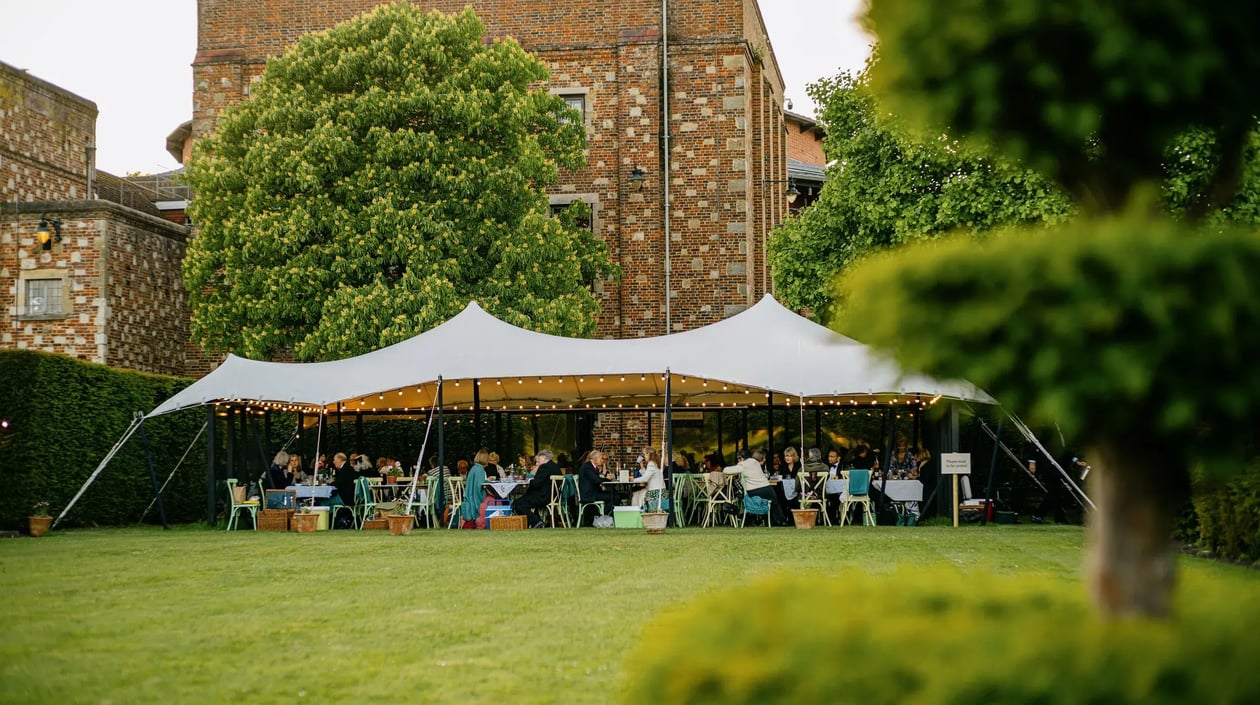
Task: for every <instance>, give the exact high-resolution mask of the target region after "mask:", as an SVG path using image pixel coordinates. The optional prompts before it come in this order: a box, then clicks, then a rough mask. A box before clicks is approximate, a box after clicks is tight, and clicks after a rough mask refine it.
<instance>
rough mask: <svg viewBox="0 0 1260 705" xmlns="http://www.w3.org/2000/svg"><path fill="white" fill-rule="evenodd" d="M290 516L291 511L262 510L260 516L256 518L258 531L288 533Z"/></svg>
mask: <svg viewBox="0 0 1260 705" xmlns="http://www.w3.org/2000/svg"><path fill="white" fill-rule="evenodd" d="M291 516H293V510H292V509H264V510H262V515H261V516H259V517H258V529H259V530H260V531H288V530H289V517H291Z"/></svg>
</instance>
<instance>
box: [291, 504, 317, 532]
mask: <svg viewBox="0 0 1260 705" xmlns="http://www.w3.org/2000/svg"><path fill="white" fill-rule="evenodd" d="M317 529H319V515H318V514H316V513H315V511H314V510H313V509H311V508H310V506H305V507H302V508H301V509H299V510H298V511H297V514H294V515H293V530H294V531H296V532H298V533H299V534H313V533H315V531H316V530H317Z"/></svg>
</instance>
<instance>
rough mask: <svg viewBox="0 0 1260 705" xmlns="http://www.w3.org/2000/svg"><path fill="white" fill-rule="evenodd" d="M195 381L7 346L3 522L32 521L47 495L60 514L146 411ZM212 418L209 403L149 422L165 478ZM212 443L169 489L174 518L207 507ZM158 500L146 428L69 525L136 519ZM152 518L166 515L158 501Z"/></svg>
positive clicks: (3, 361) (1, 451)
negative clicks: (207, 462) (207, 413)
mask: <svg viewBox="0 0 1260 705" xmlns="http://www.w3.org/2000/svg"><path fill="white" fill-rule="evenodd" d="M189 383H190V380H185V379H178V378H175V377H163V376H158V375H148V374H141V373H138V372H129V371H123V370H115V369H111V368H109V367H105V366H103V365H96V364H92V363H88V362H82V361H80V360H75V359H73V358H69V357H65V356H63V355H51V354H47V353H39V352H32V351H26V350H6V351H0V419H4V420H6V421H8V423H9V426H8V428H5V429H0V458H2V460H0V487H2V488H3V491H2V492H0V527H3V528H6V529H16V528H25V527H26V517H27V516H29V515H30V513H31V508H32V506H33V505H34V504H35V502H38V501H44V500H46V501H48V502H49V503H50V504H51V506H50V508H49V509H50V512H51V513H52V515H53V516H56V515H57V514H59V513H60V512H61V510H62V509H63V508H64V507H65V506H66V504H67V503H69V501H70V499H71V498H72V497H73V496H74V493H75V492H77V491H78V489H79V487H80V486H82V484H83V482H84V481H85V480H86V479H87V478H88V476H89V475H91V474H92V471H93V470H94V469H96V465H97V464H98V463H99V462H100V461H101V459H102V458H104V457H105V454H106V453H108V452H109V449H110V448H112V447H113V445H114V443H115V442H116V441H117V440H118V438H119V437H120V436H121V435H122V434H123V432H124V431H126V429H127V426H128V425H129V424H130V423H131V417H132V415H133V414H134V413H135V412H137V411H143V412H148V411H150V410H152V409H153V408H154V407H155V406H157V405H158V404H159V403H161V402H162V401H165V400H166V399H167V398H168V397H170V396H171V395H173V394H174V393H175V392H177V391H179V390H180V389H183V388H184V387H186V386H187V385H188V384H189ZM204 421H205V412H204V410H200V409H198V410H193V411H185V412H180V413H177V414H169V415H167V416H163V417H160V418H157V419H153V420H151V421H148V422H146V423H145V432H146V433H147V434H148V438H149V443H150V446H151V448H152V450H153V462H154V470H155V472H156V473H157V474H158V482H159V484H160V483H161V482H163V481H164V480H165V479H166V476H167V475H169V474H170V472H171V469H173V468H174V467H175V464H176V463H177V462H178V461H179V458H180V456H181V455H183V453H184V450H185V449H186V448H187V447H188V444H189V443H190V442H191V441H192V439H193V437H194V436H196V434H197V430H198V429H199V428H200V427H201V424H202V423H203V422H204ZM205 478H206V474H205V451H204V446H203V449H202V450H201V452H197V451H196V449H194V451H193V452H192V453H191V454H190V455H189V457H188V459H187V460H186V461H185V462H184V465H183V466H181V468H180V471H179V473H178V474H177V475H176V476H175V478H174V479H173V480H172V481H171V484H170V485H169V486H168V487H167V489H166V492H165V493H164V494H163V500H164V504H165V507H166V514H167V518H168V520H170V521H172V522H182V521H195V520H197V519H201V518H204V516H205V501H206V500H205V483H206V479H205ZM152 499H153V488H152V484H151V482H150V480H149V472H148V468H147V466H146V464H145V456H144V445H143V443H141V440H140V434H139V432H137V433H136V434H135V435H134V436H133V437H132V439H131V440H130V441H128V442H127V444H126V445H125V446H124V447H123V448H122V449H121V450H120V451H119V453H118V455H117V456H115V457H114V460H113V461H112V462H111V463H110V465H109V466H108V467H107V468H106V469H105V470H104V471H103V472H102V473H101V475H100V476H99V477H98V478H97V480H96V482H95V483H94V484H93V485H92V487H91V488H90V489H89V490H88V491H87V493H85V494H84V495H83V497H82V498H80V499H79V502H78V504H76V505H75V507H74V509H73V510H72V511H71V512H70V514H69V515H67V516H66V519H65V521H63V522H62V524H61V526H80V525H119V524H129V523H134V522H136V521H138V520H139V519H140V515H141V513H142V512H143V511H144V509H145V507H146V506H148V504H149V502H150V501H151V500H152ZM146 521H152V522H156V521H157V509H156V508H154V510H153V511H151V512H150V513H149V515H148V516H147V517H146Z"/></svg>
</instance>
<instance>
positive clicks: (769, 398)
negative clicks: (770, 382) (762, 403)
mask: <svg viewBox="0 0 1260 705" xmlns="http://www.w3.org/2000/svg"><path fill="white" fill-rule="evenodd" d="M766 463H768V464H769V465H770V472H768V473H766V474H767V475H769V474H771V473H773V472H774V392H766Z"/></svg>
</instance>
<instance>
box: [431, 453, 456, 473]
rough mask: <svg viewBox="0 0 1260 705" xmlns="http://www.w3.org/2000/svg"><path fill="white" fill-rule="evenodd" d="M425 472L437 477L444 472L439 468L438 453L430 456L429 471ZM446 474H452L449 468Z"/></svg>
mask: <svg viewBox="0 0 1260 705" xmlns="http://www.w3.org/2000/svg"><path fill="white" fill-rule="evenodd" d="M425 474H427V475H428V476H429V477H437V476H438V475H440V474H442V472H441V469H440V468H438V457H437V456H436V455H430V456H429V471H428V472H427V473H425ZM445 474H447V475H450V474H451V471H450V470H447V471H446V473H445Z"/></svg>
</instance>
